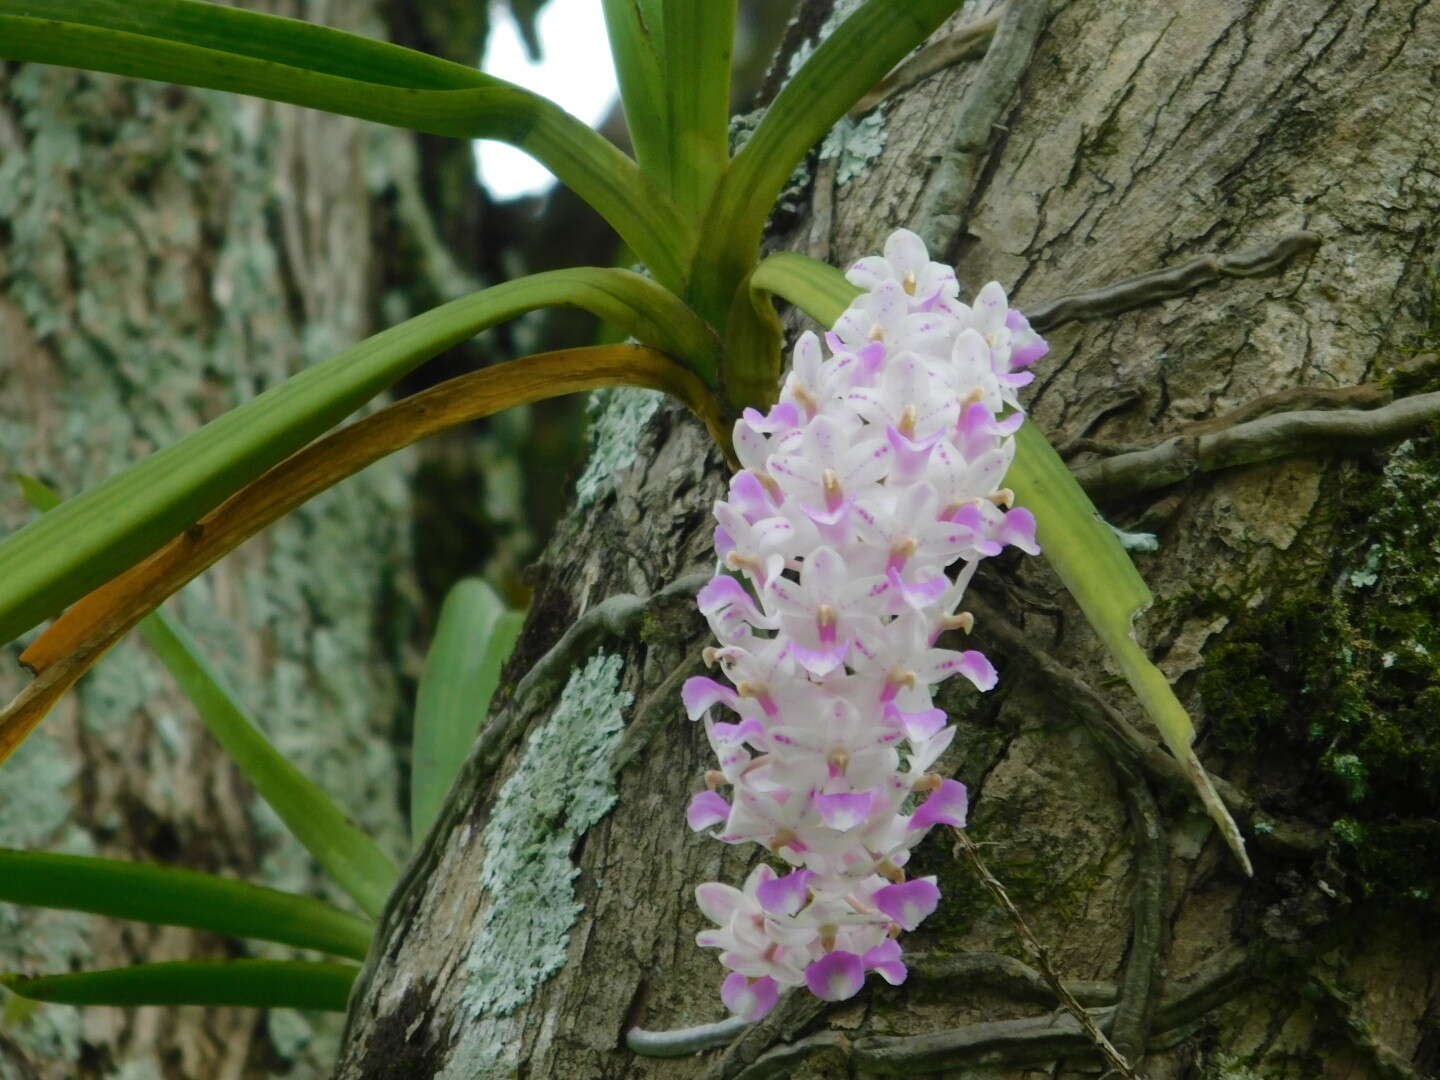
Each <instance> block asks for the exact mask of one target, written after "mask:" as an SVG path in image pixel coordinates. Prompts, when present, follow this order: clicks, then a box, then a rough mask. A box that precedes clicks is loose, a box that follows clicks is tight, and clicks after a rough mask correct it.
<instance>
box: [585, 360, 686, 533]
mask: <svg viewBox="0 0 1440 1080" xmlns="http://www.w3.org/2000/svg"><path fill="white" fill-rule="evenodd" d="M664 396H665V395H663V394H661V393H660V392H659V391H658V390H643V389H640V388H639V387H634V386H621V387H616V388H614V389H610V390H596V391H594V392H593V393H592V394H591V395H590V400H589V402H588V404H587V405H586V407H585V412H586V416H587V417H588V419H589V421H590V433H589V443H590V456H589V457H588V458H587V459H586V462H585V471H584V472H583V473H581V474H580V479H579V480H577V481H576V482H575V497H576V499H577V500H578V501H579V503H580V505H581V506H588V505H590V504H591V503H593V502H594V501H595V500H596V499H597V498H599V497H600V496H601V495H603V494H605V492H607V491H609V490H610V489H611V488H612V487H613V486H614V483H615V477H616V476H617V475H618V474H619V473H621V472H623V471H624V470H626V469H628V468H630V466H632V465H634V464H635V461H636V460H637V454H638V453H639V447H640V436H641V435H642V434H643V433H644V431H645V427H646V425H647V424H649V423H650V420H651V418H652V417H653V416H654V415H655V413H656V412H657V411H658V410H659V408H660V402H661V400H663V398H664Z"/></svg>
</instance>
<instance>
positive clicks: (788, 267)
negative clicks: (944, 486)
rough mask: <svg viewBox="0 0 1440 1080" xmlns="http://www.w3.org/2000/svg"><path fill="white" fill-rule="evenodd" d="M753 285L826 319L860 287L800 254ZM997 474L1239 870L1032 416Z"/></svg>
mask: <svg viewBox="0 0 1440 1080" xmlns="http://www.w3.org/2000/svg"><path fill="white" fill-rule="evenodd" d="M751 281H752V284H753V285H754V287H756V288H763V289H767V290H769V291H771V292H774V293H775V294H776V295H777V296H782V297H784V298H785V299H786V300H789V301H790V302H791V303H793V304H795V306H796V307H798V308H800V309H801V310H802V311H805V312H806V313H807V314H808V315H810V317H811V318H813V319H815V320H816V321H817V322H821V323H823V324H824V325H826V326H831V325H833V324H834V322H835V320H836V319H838V318H839V317H840V315H841V314H842V313H843V312H844V310H845V308H846V306H847V305H848V304H849V302H850V300H852V299H854V297H856V296H857V295H859V293H860V290H859V289H857V288H856V287H855V286H853V285H851V284H850V283H849V282H848V281H846V280H845V276H844V275H843V274H842V273H841V272H840V271H839V270H837V269H835V268H834V267H833V266H830V265H828V264H827V263H822V262H819V261H817V260H815V259H809V258H806V257H804V256H802V255H795V254H786V255H774V256H771V257H770V258H768V259H766V260H765V261H764V262H762V263H761V264H760V266H759V267H757V268H756V270H755V273H754V275H753V276H752V278H751ZM1005 482H1006V483H1007V484H1008V485H1009V486H1010V488H1011V489H1013V490H1014V492H1015V495H1016V498H1017V499H1018V500H1019V501H1020V502H1021V503H1022V504H1023V505H1025V506H1026V507H1028V508H1029V509H1030V510H1032V511H1034V513H1035V518H1036V521H1037V522H1038V523H1039V525H1038V530H1037V533H1038V537H1039V540H1040V544H1041V547H1042V548H1043V549H1044V552H1045V559H1046V561H1047V562H1049V564H1050V566H1051V567H1052V568H1053V569H1054V571H1055V573H1056V575H1057V576H1058V577H1059V578H1060V580H1061V582H1062V583H1063V584H1064V585H1065V588H1066V589H1068V590H1069V592H1070V595H1071V596H1072V597H1074V599H1075V603H1076V604H1077V605H1078V606H1079V608H1080V611H1081V612H1082V613H1083V614H1084V616H1085V618H1086V620H1087V621H1088V622H1089V623H1090V625H1091V626H1092V627H1093V628H1094V630H1095V633H1096V635H1097V636H1098V637H1099V638H1100V640H1101V642H1102V643H1103V644H1104V645H1105V648H1106V649H1107V650H1109V652H1110V655H1111V656H1112V657H1114V659H1115V662H1116V663H1117V664H1118V665H1119V667H1120V670H1121V672H1122V673H1123V674H1124V676H1125V679H1126V681H1127V682H1129V683H1130V686H1131V688H1132V689H1134V691H1135V694H1136V696H1137V697H1138V698H1139V699H1140V703H1141V705H1143V706H1144V708H1145V711H1146V712H1147V713H1148V714H1149V715H1150V718H1151V720H1153V721H1154V722H1155V726H1156V727H1158V728H1159V729H1160V734H1161V735H1162V736H1163V737H1164V739H1165V743H1166V745H1167V746H1169V748H1170V752H1171V753H1172V754H1174V755H1175V757H1176V758H1177V759H1178V760H1179V761H1180V763H1181V764H1182V765H1183V766H1184V767H1185V771H1186V772H1187V773H1188V774H1189V776H1190V779H1191V782H1192V783H1193V784H1194V786H1195V791H1196V795H1197V796H1198V797H1199V799H1200V801H1201V803H1202V804H1203V805H1204V807H1205V809H1206V812H1207V813H1209V815H1210V818H1211V820H1213V821H1214V822H1215V825H1216V826H1217V827H1218V828H1219V829H1220V832H1221V835H1223V836H1224V837H1225V841H1226V843H1227V844H1229V846H1230V849H1231V851H1232V852H1233V853H1234V854H1235V857H1236V859H1237V860H1238V861H1239V862H1240V865H1241V866H1242V867H1243V868H1244V869H1245V872H1246V873H1247V874H1248V873H1250V872H1251V869H1250V860H1249V857H1248V856H1247V855H1246V854H1245V841H1244V838H1243V837H1241V835H1240V830H1239V829H1238V828H1236V826H1235V822H1234V819H1232V818H1231V817H1230V813H1229V811H1228V810H1226V809H1225V805H1224V804H1223V803H1222V802H1221V801H1220V798H1219V796H1218V795H1216V793H1215V789H1214V787H1213V786H1212V785H1211V783H1210V778H1209V776H1208V775H1207V774H1206V772H1205V770H1204V768H1203V767H1202V766H1201V764H1200V762H1199V760H1198V759H1197V758H1196V757H1195V751H1194V749H1193V748H1192V747H1191V745H1190V744H1191V743H1192V742H1193V741H1194V738H1195V729H1194V726H1193V725H1192V724H1191V722H1190V716H1189V714H1188V713H1186V711H1185V707H1184V706H1183V705H1181V704H1180V702H1179V700H1178V699H1177V698H1176V697H1175V691H1174V690H1173V689H1171V687H1170V683H1169V682H1168V681H1167V680H1166V678H1165V676H1164V675H1163V674H1162V673H1161V671H1160V670H1159V669H1158V668H1157V667H1156V666H1155V665H1154V664H1153V663H1151V662H1150V658H1149V657H1147V656H1146V655H1145V652H1144V650H1143V649H1141V648H1140V646H1139V645H1138V644H1137V643H1136V641H1135V637H1134V634H1133V631H1132V629H1131V628H1132V625H1133V623H1134V620H1135V618H1136V616H1138V615H1139V614H1140V613H1141V612H1142V611H1144V610H1145V609H1146V608H1147V607H1149V606H1150V603H1151V599H1152V598H1151V594H1150V589H1149V588H1148V587H1147V586H1146V584H1145V581H1144V579H1143V578H1141V577H1140V574H1139V571H1137V570H1136V569H1135V564H1134V563H1132V562H1131V561H1130V556H1129V555H1127V554H1126V553H1125V549H1124V548H1122V547H1121V546H1120V541H1119V540H1118V539H1117V538H1116V536H1115V533H1114V531H1113V530H1112V529H1111V528H1110V527H1109V526H1108V525H1106V524H1105V522H1104V520H1103V519H1102V518H1101V517H1100V515H1099V513H1098V511H1096V509H1095V506H1094V504H1093V503H1091V501H1090V497H1089V496H1088V495H1086V494H1085V491H1084V489H1083V488H1081V487H1080V485H1079V483H1077V482H1076V480H1075V477H1074V476H1072V475H1071V473H1070V470H1069V469H1068V468H1066V467H1065V463H1064V462H1063V461H1061V460H1060V456H1059V455H1058V454H1056V453H1055V451H1054V449H1053V448H1052V447H1051V446H1050V444H1049V443H1048V442H1046V440H1045V436H1044V435H1042V434H1041V433H1040V431H1039V429H1038V428H1036V427H1035V425H1034V424H1024V425H1022V426H1021V428H1020V430H1019V432H1018V433H1017V435H1016V439H1015V460H1014V461H1013V462H1012V463H1011V465H1010V471H1009V472H1007V473H1006V474H1005Z"/></svg>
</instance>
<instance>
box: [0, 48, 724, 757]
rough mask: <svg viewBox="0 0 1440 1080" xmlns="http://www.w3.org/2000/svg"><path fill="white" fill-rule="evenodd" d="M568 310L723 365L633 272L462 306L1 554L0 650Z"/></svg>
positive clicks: (133, 472) (159, 462) (35, 527)
mask: <svg viewBox="0 0 1440 1080" xmlns="http://www.w3.org/2000/svg"><path fill="white" fill-rule="evenodd" d="M0 35H3V29H0ZM0 41H3V37H0ZM0 48H3V46H0ZM555 306H569V307H580V308H584V309H586V310H589V311H591V312H594V313H595V314H596V315H599V316H600V317H601V318H602V319H605V320H606V321H608V322H610V323H612V324H614V325H616V326H619V327H621V328H622V329H624V330H625V331H626V332H627V333H630V334H633V335H634V336H635V337H637V338H639V339H640V340H642V341H647V342H651V343H654V344H656V345H657V346H659V347H660V348H662V349H665V350H666V351H667V352H670V353H672V355H675V356H681V357H687V358H701V359H702V360H703V359H704V358H707V357H713V356H714V350H715V348H716V342H715V339H714V338H713V336H712V335H711V334H710V332H709V331H708V330H707V329H706V328H705V326H704V325H703V324H702V323H701V322H700V321H699V319H698V318H697V317H696V316H695V315H694V314H693V313H691V312H690V311H689V309H687V308H686V307H685V306H684V305H683V304H681V303H680V301H678V300H677V299H675V297H674V296H673V295H672V294H670V293H668V292H666V291H665V290H664V289H662V288H660V287H659V286H658V285H656V284H655V283H654V282H651V281H647V280H646V279H645V278H642V277H640V276H639V275H638V274H632V273H630V272H628V271H625V270H610V269H597V268H578V269H574V270H557V271H553V272H551V273H547V274H537V275H535V276H534V277H528V278H522V279H520V280H518V281H513V282H507V283H506V284H503V285H497V286H495V287H494V288H490V289H485V290H484V291H482V292H479V293H475V294H474V295H472V296H468V297H464V298H463V299H460V300H454V301H452V302H450V303H448V304H445V305H442V306H441V307H438V308H435V309H434V310H433V311H429V312H426V313H425V314H424V315H419V316H416V317H415V318H413V319H410V320H408V321H407V322H403V323H401V324H400V325H399V326H396V327H392V328H391V329H389V330H386V331H384V332H383V333H380V334H377V335H375V336H374V337H372V338H369V339H367V340H365V341H363V342H361V343H360V344H358V345H355V346H352V347H351V348H349V349H346V350H345V351H344V352H342V353H339V354H337V355H336V356H333V357H331V358H330V359H328V360H326V361H323V362H322V363H319V364H316V365H314V366H313V367H310V368H307V369H306V370H304V371H302V372H300V373H299V374H297V375H295V376H293V377H292V378H290V379H288V380H287V381H286V382H284V383H282V384H281V385H280V386H277V387H275V388H274V389H272V390H269V391H267V392H266V393H264V394H261V395H260V396H259V397H257V398H255V399H254V400H252V401H250V402H247V403H246V404H244V405H241V406H239V407H238V408H235V409H232V410H230V411H229V412H227V413H225V414H224V415H223V416H221V417H219V418H218V419H216V420H214V421H212V422H211V423H209V424H207V425H206V426H205V427H203V428H201V429H200V430H199V431H197V432H195V433H194V434H192V435H189V436H187V437H186V438H184V439H182V440H180V442H178V443H176V444H174V445H173V446H170V447H168V448H166V449H164V450H161V451H159V452H157V453H155V454H152V455H151V456H150V457H149V458H147V459H146V460H144V461H143V462H140V463H139V464H137V465H133V466H131V467H130V468H128V469H126V470H125V471H124V472H121V473H119V474H117V475H116V476H113V477H111V478H110V479H109V480H107V481H105V482H104V483H102V484H100V485H99V486H97V487H95V488H92V489H91V490H89V491H87V492H85V493H83V494H81V495H77V496H76V497H75V498H73V499H70V500H68V501H67V502H66V503H65V505H64V506H62V507H60V508H59V509H58V510H56V511H55V512H54V513H52V514H46V515H45V516H44V517H42V518H40V519H39V520H37V521H34V522H32V523H31V524H30V525H27V526H26V527H25V528H23V529H21V530H20V531H19V532H17V533H15V534H14V535H12V536H10V537H8V538H7V539H6V540H5V541H4V542H3V543H0V642H8V641H11V640H13V639H14V638H15V637H16V636H18V635H19V634H21V633H23V632H24V631H26V630H28V629H29V628H30V627H32V626H34V625H35V624H36V623H37V622H39V621H40V620H41V619H44V618H46V617H48V616H50V615H53V614H54V613H55V612H57V611H58V610H60V609H61V608H62V607H64V606H65V605H66V604H69V603H70V602H71V601H73V600H75V599H76V598H77V597H80V596H83V595H84V594H85V593H87V592H89V591H90V590H91V589H93V588H95V586H97V585H99V584H100V583H102V582H104V581H107V580H109V579H110V578H113V577H114V576H115V575H116V574H117V573H119V572H120V571H122V570H124V569H125V568H126V567H129V566H133V565H134V564H135V563H136V562H138V561H139V560H141V559H143V558H144V557H145V556H147V555H148V554H150V553H151V552H153V551H154V550H155V549H156V548H157V547H159V546H160V545H161V544H162V543H164V542H165V541H167V540H169V539H170V538H171V537H173V536H175V535H176V534H178V533H179V532H180V531H181V530H182V529H184V528H186V527H187V526H189V525H191V524H192V523H193V522H194V521H195V520H196V519H197V518H199V517H200V516H201V515H202V514H204V513H205V512H206V511H208V510H210V509H212V508H213V507H215V506H217V505H218V504H219V503H220V502H221V501H222V500H224V499H225V498H226V497H228V496H229V495H231V494H233V493H234V492H235V491H237V490H239V489H240V488H241V487H243V486H244V485H245V484H247V483H249V482H250V481H252V480H254V479H255V478H256V477H258V476H259V475H260V474H261V473H262V472H264V471H265V470H266V469H268V468H270V467H272V466H274V465H275V464H277V463H278V462H280V461H281V460H283V459H284V458H285V457H287V456H288V455H290V454H292V453H294V452H295V451H296V450H298V449H299V448H300V447H302V446H304V445H305V444H306V443H308V442H309V441H310V440H312V439H313V438H315V437H316V436H317V435H319V434H321V433H322V432H323V431H325V430H326V429H328V428H331V427H333V426H334V425H335V424H336V423H338V422H339V421H340V420H342V419H343V418H344V417H345V416H346V415H348V414H349V413H351V412H353V411H354V410H355V409H357V408H359V407H360V406H361V405H363V404H364V403H365V402H366V401H368V400H370V399H371V398H372V397H374V396H375V395H376V394H379V393H380V392H381V391H383V390H384V389H386V388H387V387H388V386H390V385H391V384H393V383H394V382H395V381H396V380H397V379H399V378H401V377H402V376H404V375H405V374H406V373H408V372H409V371H411V370H413V369H414V368H415V367H417V366H419V364H421V363H422V362H423V361H425V360H427V359H429V358H430V357H432V356H434V355H436V354H437V353H439V352H442V351H443V350H445V349H447V348H450V347H451V346H453V345H456V344H458V343H460V342H461V341H464V340H465V339H466V338H469V337H472V336H473V335H475V334H477V333H479V332H480V331H481V330H484V329H486V328H487V327H490V326H494V325H495V324H496V323H499V322H503V321H504V320H506V319H510V318H514V317H515V316H516V315H520V314H523V313H524V312H527V311H532V310H534V309H536V308H540V307H555ZM697 362H698V361H697ZM672 366H674V365H672ZM532 389H540V388H532ZM562 392H565V391H562ZM540 396H544V394H543V393H542V394H541V395H540ZM531 400H534V399H533V398H532V399H531ZM0 756H3V751H0Z"/></svg>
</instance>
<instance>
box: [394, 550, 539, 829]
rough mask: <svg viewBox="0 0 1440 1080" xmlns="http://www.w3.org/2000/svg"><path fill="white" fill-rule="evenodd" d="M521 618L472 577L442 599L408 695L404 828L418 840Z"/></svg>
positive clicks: (484, 706) (470, 738)
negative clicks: (411, 709) (411, 703)
mask: <svg viewBox="0 0 1440 1080" xmlns="http://www.w3.org/2000/svg"><path fill="white" fill-rule="evenodd" d="M524 622H525V616H524V614H523V613H522V612H518V611H508V610H506V608H505V603H504V601H503V600H501V599H500V597H498V596H496V595H495V590H493V589H491V588H490V586H489V585H487V584H486V583H485V582H484V581H481V580H480V579H478V578H470V579H467V580H465V581H461V582H459V583H457V584H456V585H455V586H454V587H453V588H452V589H451V590H450V592H449V594H448V595H447V596H446V597H445V603H444V605H442V607H441V609H440V620H439V624H438V625H437V626H436V628H435V640H434V641H433V642H431V644H430V652H429V654H428V655H427V656H426V657H425V672H424V674H422V675H421V676H420V689H419V691H418V693H417V694H416V696H415V736H414V740H413V745H414V757H413V761H412V770H411V778H410V831H411V834H412V836H413V837H414V838H415V842H416V843H417V844H418V843H420V842H421V841H422V840H423V839H424V838H425V834H426V833H428V832H429V831H430V826H431V825H433V824H434V823H435V816H436V815H437V814H438V813H439V812H440V806H441V804H442V803H443V802H444V801H445V795H446V793H447V792H448V791H449V790H450V785H451V784H453V783H454V782H455V777H456V775H457V774H458V773H459V772H460V765H461V763H462V762H464V760H465V755H466V753H468V752H469V750H470V744H471V743H472V742H474V741H475V732H476V731H477V730H478V729H479V727H480V723H481V721H483V720H484V719H485V713H486V712H487V711H488V709H489V708H490V698H491V696H492V695H493V694H494V693H495V687H496V685H498V683H499V682H500V669H501V667H503V666H504V664H505V661H506V660H507V659H508V658H509V656H510V651H511V650H512V649H513V648H514V647H515V641H516V639H517V638H518V637H519V636H520V627H521V626H522V625H523V624H524Z"/></svg>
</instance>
